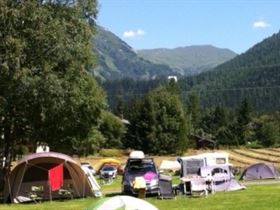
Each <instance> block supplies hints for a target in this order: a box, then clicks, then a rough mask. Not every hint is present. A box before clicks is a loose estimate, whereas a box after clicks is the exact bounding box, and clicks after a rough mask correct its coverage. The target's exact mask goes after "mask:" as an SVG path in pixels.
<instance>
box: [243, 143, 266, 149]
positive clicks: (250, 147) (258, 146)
mask: <svg viewBox="0 0 280 210" xmlns="http://www.w3.org/2000/svg"><path fill="white" fill-rule="evenodd" d="M246 148H249V149H261V148H263V146H262V145H260V144H259V143H258V142H257V141H252V142H248V143H247V144H246Z"/></svg>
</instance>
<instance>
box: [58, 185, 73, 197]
mask: <svg viewBox="0 0 280 210" xmlns="http://www.w3.org/2000/svg"><path fill="white" fill-rule="evenodd" d="M73 194H74V193H73V186H72V184H68V185H66V187H64V188H60V189H59V190H58V195H59V196H60V197H61V198H70V199H73V196H74V195H73Z"/></svg>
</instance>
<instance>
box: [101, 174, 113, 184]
mask: <svg viewBox="0 0 280 210" xmlns="http://www.w3.org/2000/svg"><path fill="white" fill-rule="evenodd" d="M102 180H103V182H102V183H103V184H104V185H105V184H106V185H109V184H112V183H113V175H111V174H104V175H103V177H102Z"/></svg>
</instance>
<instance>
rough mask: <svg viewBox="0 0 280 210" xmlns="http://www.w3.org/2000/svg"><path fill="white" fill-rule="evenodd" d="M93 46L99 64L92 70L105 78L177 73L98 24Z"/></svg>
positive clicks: (149, 76) (145, 76) (143, 77)
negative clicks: (139, 53)
mask: <svg viewBox="0 0 280 210" xmlns="http://www.w3.org/2000/svg"><path fill="white" fill-rule="evenodd" d="M93 46H94V51H95V53H96V55H97V66H96V67H95V68H94V69H92V72H93V73H94V75H96V76H98V77H100V78H101V79H103V80H114V79H120V78H124V77H130V78H133V79H153V78H155V77H157V76H160V75H163V76H167V75H177V74H176V72H175V71H174V70H172V69H171V68H170V67H169V66H167V65H162V64H154V63H151V62H150V61H146V60H144V59H143V58H140V57H139V56H138V55H137V54H136V53H135V52H134V50H133V49H132V48H131V47H130V46H129V45H127V44H126V43H125V42H124V41H122V40H121V39H119V38H118V37H117V36H116V35H114V34H113V33H111V32H110V31H108V30H106V29H104V28H102V27H100V26H97V33H96V35H95V37H94V39H93Z"/></svg>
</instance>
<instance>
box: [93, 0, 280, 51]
mask: <svg viewBox="0 0 280 210" xmlns="http://www.w3.org/2000/svg"><path fill="white" fill-rule="evenodd" d="M98 9H99V14H98V18H97V24H99V25H101V26H103V27H105V28H106V29H108V30H109V31H111V32H113V33H114V34H116V35H117V36H118V37H119V38H121V39H122V40H123V41H125V42H126V43H127V44H129V45H130V46H131V47H132V48H134V49H135V50H138V49H154V48H176V47H184V46H191V45H213V46H216V47H219V48H228V49H231V50H233V51H235V52H236V53H239V54H240V53H243V52H246V51H247V50H248V49H249V48H250V47H252V46H253V45H255V44H257V43H258V42H260V41H262V40H263V39H265V38H267V37H269V36H271V35H273V34H274V33H277V32H279V30H280V0H99V6H98Z"/></svg>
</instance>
